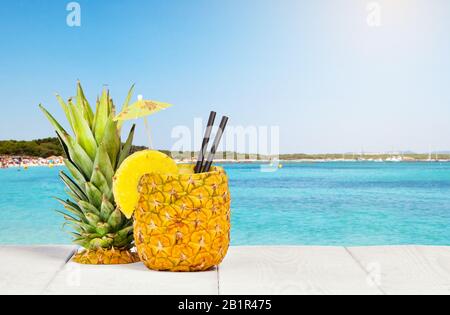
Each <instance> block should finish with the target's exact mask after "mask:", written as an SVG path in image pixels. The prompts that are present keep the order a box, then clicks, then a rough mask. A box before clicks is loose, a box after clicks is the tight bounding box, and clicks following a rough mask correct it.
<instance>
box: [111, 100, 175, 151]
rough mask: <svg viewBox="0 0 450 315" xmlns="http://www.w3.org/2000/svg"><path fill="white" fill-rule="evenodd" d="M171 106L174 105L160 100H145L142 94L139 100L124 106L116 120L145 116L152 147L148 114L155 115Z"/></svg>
mask: <svg viewBox="0 0 450 315" xmlns="http://www.w3.org/2000/svg"><path fill="white" fill-rule="evenodd" d="M169 107H172V105H171V104H168V103H163V102H158V101H152V100H144V99H143V97H142V95H139V96H138V101H137V102H135V103H133V104H132V105H130V106H128V107H126V108H124V109H123V111H122V112H121V113H120V114H119V115H117V116H116V117H115V118H114V120H115V121H125V120H134V119H139V118H144V123H145V128H146V129H147V135H148V139H149V142H150V148H152V139H151V135H150V126H149V123H148V116H150V115H153V114H155V113H157V112H159V111H161V110H165V109H167V108H169Z"/></svg>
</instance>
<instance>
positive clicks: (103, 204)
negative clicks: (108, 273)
mask: <svg viewBox="0 0 450 315" xmlns="http://www.w3.org/2000/svg"><path fill="white" fill-rule="evenodd" d="M132 92H133V87H132V88H131V90H130V92H129V94H128V97H127V99H126V101H125V105H124V106H125V107H128V104H129V102H130V99H131V95H132ZM57 100H58V102H59V103H60V105H61V107H62V108H63V110H64V112H65V114H66V117H67V120H68V123H69V125H70V127H71V129H72V130H73V133H74V136H71V135H69V133H68V132H67V131H66V130H65V129H64V128H63V127H62V126H61V125H60V124H59V123H58V122H57V121H56V120H55V118H54V117H53V116H52V115H51V114H50V113H49V112H48V111H47V110H46V109H45V108H44V107H43V106H42V105H39V106H40V108H41V110H42V111H43V112H44V114H45V115H46V117H47V118H48V120H49V121H50V123H51V124H52V125H53V127H54V128H55V129H56V133H57V135H58V137H59V139H60V141H61V145H62V147H63V149H64V151H65V155H66V158H65V160H64V163H65V165H66V167H67V170H68V171H69V173H70V176H69V175H67V174H66V172H60V177H61V179H62V181H63V182H64V184H65V185H66V187H67V190H66V191H67V194H68V196H69V197H70V198H69V199H67V200H62V199H58V200H59V201H60V202H61V204H62V205H63V206H64V208H65V209H66V211H65V212H63V211H61V212H60V213H61V214H62V215H63V216H64V218H65V220H66V223H65V225H66V226H69V227H70V228H71V229H72V230H73V231H72V232H71V234H72V235H73V236H74V240H73V242H74V243H75V244H77V245H80V246H82V247H83V248H84V250H83V251H82V252H80V253H78V254H77V255H76V256H75V257H74V261H76V262H78V263H82V264H126V263H134V262H136V261H138V260H139V258H138V257H137V255H136V254H135V253H133V252H131V251H130V250H131V249H132V248H133V247H134V245H133V222H132V221H131V220H128V219H127V218H126V217H125V216H124V215H123V214H122V212H121V211H120V210H119V209H118V208H117V207H116V203H115V200H114V195H113V190H112V184H113V177H114V174H115V172H116V170H117V169H118V168H119V166H120V165H121V164H122V162H123V161H124V160H125V159H126V158H127V157H128V156H129V154H130V150H131V146H132V141H133V136H134V129H135V126H133V127H132V128H131V131H130V133H129V136H128V139H127V140H126V142H125V143H124V144H122V142H121V139H120V132H121V127H122V125H121V123H120V122H115V121H114V119H113V118H114V116H115V107H114V105H113V101H112V100H111V98H110V96H109V92H108V91H107V90H106V89H105V90H104V91H103V93H102V95H101V98H100V99H99V100H97V107H96V112H95V114H94V112H93V110H92V108H91V106H90V105H89V103H88V101H87V99H86V97H85V95H84V92H83V89H82V87H81V84H80V83H79V82H78V86H77V96H76V98H75V99H69V100H68V102H67V103H66V102H64V100H63V99H62V98H61V97H60V96H59V95H57Z"/></svg>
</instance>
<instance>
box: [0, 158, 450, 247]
mask: <svg viewBox="0 0 450 315" xmlns="http://www.w3.org/2000/svg"><path fill="white" fill-rule="evenodd" d="M225 167H226V169H227V171H228V174H229V176H230V184H231V187H232V197H233V217H232V220H233V230H232V243H233V244H234V245H345V246H355V245H394V244H395V245H403V244H421V245H450V163H340V162H339V163H311V164H287V165H285V166H284V168H283V169H282V170H279V171H277V172H274V173H264V172H261V168H260V165H254V164H252V165H227V166H225ZM59 170H60V169H58V168H54V169H49V168H34V169H29V170H27V171H23V170H22V171H18V170H17V169H8V170H0V211H1V217H0V244H65V243H70V239H69V237H68V236H67V235H66V234H65V232H64V231H63V230H62V229H61V227H62V224H63V221H62V219H61V218H60V217H59V216H58V215H57V214H56V213H55V212H54V211H53V210H54V209H58V208H59V206H58V204H57V203H56V202H55V201H54V200H52V199H51V196H60V197H64V188H63V186H62V184H61V183H60V181H59V179H58V176H57V174H58V171H59Z"/></svg>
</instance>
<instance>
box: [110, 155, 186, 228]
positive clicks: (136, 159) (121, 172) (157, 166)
mask: <svg viewBox="0 0 450 315" xmlns="http://www.w3.org/2000/svg"><path fill="white" fill-rule="evenodd" d="M151 173H157V174H167V175H178V167H177V164H176V163H175V161H174V160H172V159H171V158H170V157H168V156H167V155H165V154H163V153H161V152H159V151H151V150H145V151H140V152H137V153H135V154H133V155H131V156H129V157H128V158H127V159H126V160H125V161H124V162H123V163H122V164H121V166H120V168H119V169H118V170H117V172H116V175H115V176H114V184H113V190H114V197H115V200H116V202H117V205H118V206H119V208H120V210H121V211H122V213H123V214H124V215H125V216H126V217H127V218H128V219H130V218H131V217H132V216H133V213H134V210H135V209H136V206H137V204H138V199H139V193H138V185H139V181H140V180H141V177H142V176H144V175H146V174H151Z"/></svg>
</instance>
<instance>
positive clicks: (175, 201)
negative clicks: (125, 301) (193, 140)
mask: <svg viewBox="0 0 450 315" xmlns="http://www.w3.org/2000/svg"><path fill="white" fill-rule="evenodd" d="M230 203H231V198H230V191H229V188H228V178H227V175H226V173H225V171H224V170H223V169H222V168H219V167H214V168H213V169H212V171H211V172H209V173H203V174H194V173H193V166H190V165H184V166H180V175H176V176H169V175H158V174H148V175H145V176H143V177H142V179H141V181H140V184H139V203H138V206H137V209H136V212H135V218H134V219H135V220H134V237H135V243H136V247H137V250H138V254H139V256H140V258H141V259H142V261H143V262H144V264H145V265H146V266H147V267H148V268H150V269H152V270H160V271H179V272H189V271H206V270H209V269H211V268H212V267H214V266H217V265H219V264H220V263H221V262H222V260H223V259H224V258H225V255H226V254H227V251H228V247H229V244H230V229H231V224H230V212H231V211H230Z"/></svg>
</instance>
